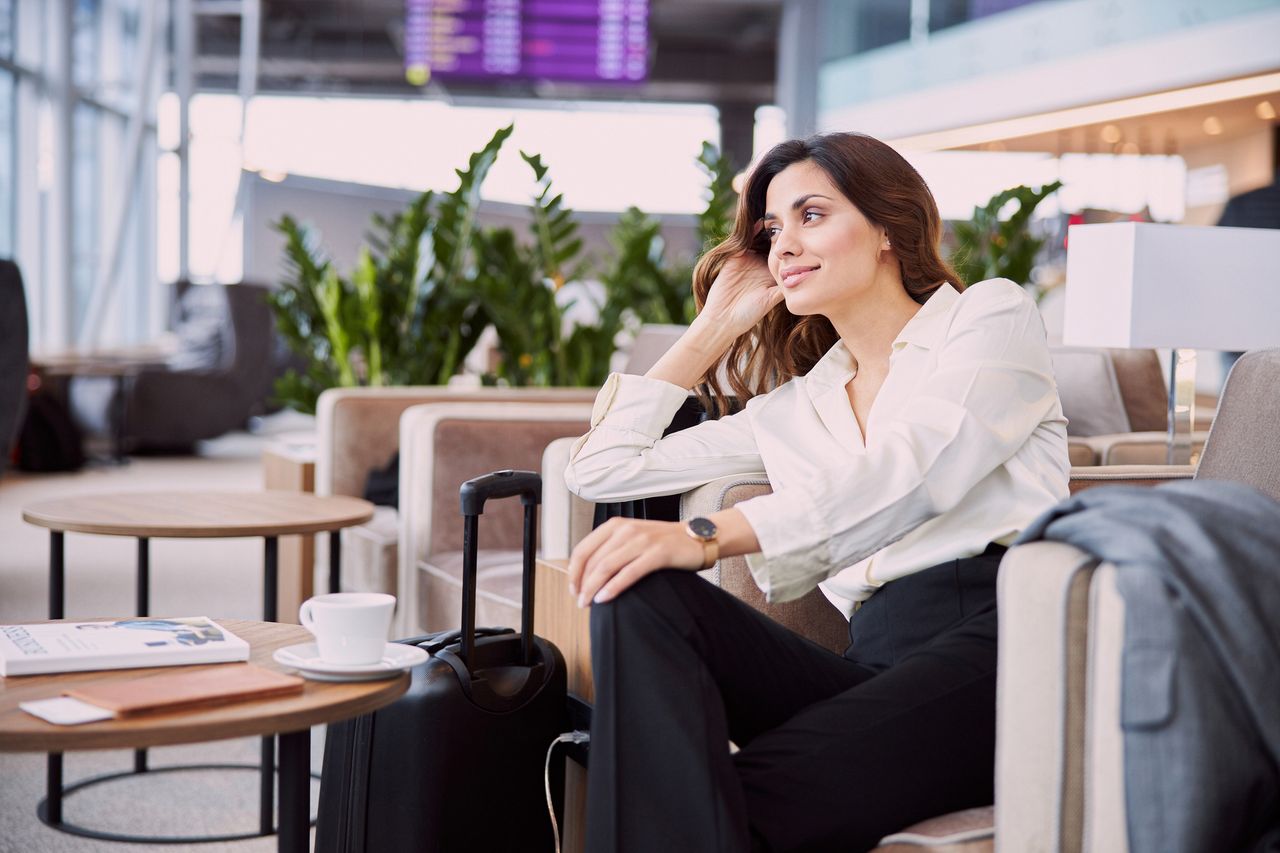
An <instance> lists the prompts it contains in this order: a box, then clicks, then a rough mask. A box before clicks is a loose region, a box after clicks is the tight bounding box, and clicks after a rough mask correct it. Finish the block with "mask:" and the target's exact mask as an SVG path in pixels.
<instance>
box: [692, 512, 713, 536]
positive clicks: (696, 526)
mask: <svg viewBox="0 0 1280 853" xmlns="http://www.w3.org/2000/svg"><path fill="white" fill-rule="evenodd" d="M689 532H690V533H692V534H693V535H694V536H697V537H698V538H699V539H714V538H715V535H716V532H717V531H716V523H715V522H714V521H712V520H711V519H709V518H702V517H698V518H691V519H689Z"/></svg>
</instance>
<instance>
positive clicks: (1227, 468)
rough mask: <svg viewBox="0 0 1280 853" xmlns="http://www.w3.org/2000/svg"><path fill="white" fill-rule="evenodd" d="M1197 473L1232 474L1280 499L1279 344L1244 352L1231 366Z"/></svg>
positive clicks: (1211, 476)
mask: <svg viewBox="0 0 1280 853" xmlns="http://www.w3.org/2000/svg"><path fill="white" fill-rule="evenodd" d="M1196 478H1197V479H1206V480H1234V481H1235V482H1237V483H1245V484H1247V485H1250V486H1253V487H1254V488H1256V489H1259V490H1261V491H1262V492H1265V493H1266V494H1268V495H1270V496H1271V497H1273V498H1275V499H1276V500H1280V349H1267V350H1254V351H1252V352H1247V353H1245V354H1244V355H1243V356H1241V357H1240V358H1239V360H1237V361H1236V363H1235V366H1234V367H1232V368H1231V373H1230V374H1229V375H1228V376H1227V384H1226V385H1225V386H1224V387H1223V389H1222V398H1221V399H1220V400H1219V401H1218V415H1217V417H1216V418H1214V421H1213V428H1212V429H1211V430H1210V431H1209V438H1208V440H1207V441H1206V442H1205V445H1204V452H1203V454H1202V455H1201V457H1200V467H1199V468H1197V469H1196Z"/></svg>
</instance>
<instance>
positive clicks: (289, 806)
mask: <svg viewBox="0 0 1280 853" xmlns="http://www.w3.org/2000/svg"><path fill="white" fill-rule="evenodd" d="M310 778H311V732H310V730H309V729H303V730H302V731H300V732H286V733H285V734H282V735H280V828H279V830H277V835H276V849H277V850H278V851H279V853H307V851H308V850H309V849H310V846H311V832H310V817H311V783H310Z"/></svg>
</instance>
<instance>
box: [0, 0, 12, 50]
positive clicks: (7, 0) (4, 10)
mask: <svg viewBox="0 0 1280 853" xmlns="http://www.w3.org/2000/svg"><path fill="white" fill-rule="evenodd" d="M13 23H14V20H13V0H0V57H3V58H5V59H12V58H13Z"/></svg>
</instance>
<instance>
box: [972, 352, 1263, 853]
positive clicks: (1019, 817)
mask: <svg viewBox="0 0 1280 853" xmlns="http://www.w3.org/2000/svg"><path fill="white" fill-rule="evenodd" d="M1278 389H1280V350H1259V351H1255V352H1250V353H1246V354H1245V355H1244V356H1243V357H1242V358H1241V359H1240V360H1239V361H1238V362H1237V363H1236V366H1235V367H1234V368H1233V370H1232V372H1231V375H1230V376H1229V377H1228V380H1227V384H1226V386H1225V387H1224V389H1223V393H1222V398H1221V401H1220V403H1219V410H1218V416H1217V418H1216V419H1215V421H1214V423H1213V428H1212V429H1211V431H1210V433H1209V437H1208V440H1207V441H1206V443H1205V446H1204V453H1203V456H1202V457H1201V460H1200V464H1199V466H1198V467H1197V468H1195V469H1194V477H1196V478H1197V479H1213V480H1232V481H1235V482H1240V483H1245V484H1248V485H1251V486H1253V487H1255V488H1257V489H1259V490H1260V491H1262V492H1264V493H1266V494H1268V495H1270V496H1271V497H1273V498H1275V499H1277V500H1280V437H1278V436H1277V433H1276V431H1275V428H1274V427H1275V424H1276V423H1277V422H1278V420H1280V390H1278ZM1073 473H1078V474H1081V475H1083V476H1089V477H1095V478H1099V479H1098V482H1128V483H1134V482H1138V483H1142V482H1151V481H1152V479H1153V478H1155V479H1160V478H1171V477H1186V476H1190V475H1192V469H1190V468H1189V466H1183V467H1180V468H1176V469H1173V470H1169V469H1163V470H1162V469H1161V468H1159V467H1153V466H1131V467H1129V469H1128V471H1127V472H1119V471H1106V470H1105V469H1093V470H1088V471H1077V472H1073ZM1123 473H1127V474H1128V475H1129V476H1127V477H1126V476H1121V475H1122V474H1123ZM1094 484H1096V483H1091V484H1090V485H1094ZM1115 573H1116V569H1115V567H1114V566H1113V565H1111V564H1109V563H1105V562H1102V563H1100V562H1099V561H1098V560H1097V559H1095V558H1093V557H1092V556H1090V555H1089V554H1086V553H1084V552H1083V551H1080V550H1079V549H1076V548H1073V547H1071V546H1069V545H1065V544H1062V543H1055V542H1036V543H1030V544H1027V545H1023V546H1021V547H1019V548H1015V549H1014V550H1013V551H1011V552H1010V553H1009V555H1008V557H1007V558H1006V559H1005V562H1004V564H1002V566H1001V572H1000V581H999V583H1000V587H999V596H1000V601H1001V604H1002V606H1001V610H1000V672H999V685H998V687H997V695H998V715H999V718H998V722H997V726H998V731H999V734H1000V738H999V740H998V746H997V749H998V752H999V754H998V755H997V767H998V770H997V775H996V822H997V824H998V826H999V827H1000V834H999V837H998V843H999V846H1000V848H1001V849H1004V850H1011V851H1021V850H1061V851H1070V853H1074V851H1098V853H1101V852H1102V851H1124V850H1127V849H1128V838H1127V832H1126V817H1125V793H1124V790H1125V789H1124V753H1123V737H1122V728H1121V724H1120V677H1121V671H1122V670H1121V655H1122V653H1123V649H1124V614H1125V605H1124V599H1123V598H1122V597H1121V596H1120V594H1119V592H1118V589H1117V586H1116V580H1115ZM1013 602H1016V606H1005V605H1008V604H1011V603H1013ZM1046 661H1051V662H1056V663H1055V664H1054V665H1050V666H1046ZM1018 756H1022V758H1021V759H1020V758H1019V757H1018Z"/></svg>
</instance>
